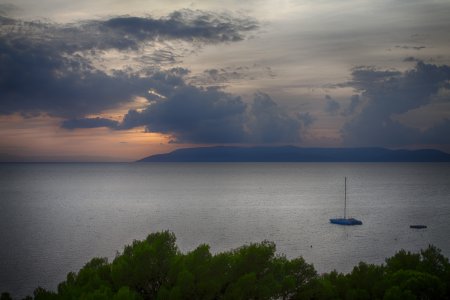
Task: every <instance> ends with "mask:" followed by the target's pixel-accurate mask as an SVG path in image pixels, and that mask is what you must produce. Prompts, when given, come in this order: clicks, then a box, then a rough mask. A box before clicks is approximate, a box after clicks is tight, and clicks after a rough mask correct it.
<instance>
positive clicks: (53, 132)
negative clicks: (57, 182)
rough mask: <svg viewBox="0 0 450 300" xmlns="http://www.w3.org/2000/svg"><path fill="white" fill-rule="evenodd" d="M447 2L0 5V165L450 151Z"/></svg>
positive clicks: (0, 1) (18, 0)
mask: <svg viewBox="0 0 450 300" xmlns="http://www.w3.org/2000/svg"><path fill="white" fill-rule="evenodd" d="M449 15H450V2H449V1H447V0H446V1H434V0H430V1H415V0H408V1H406V0H390V1H387V0H380V1H362V0H340V1H334V0H333V1H332V0H317V1H311V0H304V1H301V0H295V1H294V0H281V1H275V0H273V1H272V0H248V1H235V0H229V1H216V0H208V1H206V0H204V1H181V0H166V1H149V0H145V1H144V0H128V1H119V0H98V1H87V0H79V1H66V0H40V1H35V0H15V1H8V0H0V159H1V160H24V161H33V160H41V161H134V160H137V159H140V158H143V157H145V156H148V155H152V154H157V153H164V152H168V151H172V150H174V149H177V148H185V147H197V146H210V145H239V146H252V145H268V146H277V145H295V146H300V147H386V148H391V149H398V148H403V149H419V148H435V149H440V150H443V151H446V152H450V35H449V34H448V32H450V18H449V17H448V16H449Z"/></svg>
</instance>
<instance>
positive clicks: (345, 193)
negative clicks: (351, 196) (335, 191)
mask: <svg viewBox="0 0 450 300" xmlns="http://www.w3.org/2000/svg"><path fill="white" fill-rule="evenodd" d="M344 182H345V183H344V186H345V187H344V219H346V218H347V176H345V181H344Z"/></svg>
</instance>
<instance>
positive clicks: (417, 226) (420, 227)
mask: <svg viewBox="0 0 450 300" xmlns="http://www.w3.org/2000/svg"><path fill="white" fill-rule="evenodd" d="M409 228H414V229H424V228H427V225H409Z"/></svg>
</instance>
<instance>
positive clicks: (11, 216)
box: [0, 163, 450, 297]
mask: <svg viewBox="0 0 450 300" xmlns="http://www.w3.org/2000/svg"><path fill="white" fill-rule="evenodd" d="M344 177H347V196H348V197H347V215H348V216H351V217H355V218H357V219H359V220H361V221H362V222H363V225H361V226H339V225H334V224H330V222H329V219H330V218H334V217H341V216H342V215H343V214H344ZM412 224H424V225H427V228H426V229H421V230H418V229H411V228H410V227H409V226H410V225H412ZM162 230H170V231H172V232H174V233H175V235H176V237H177V244H178V247H179V249H180V250H181V251H183V252H187V251H191V250H193V249H195V248H196V247H197V246H198V245H200V244H205V243H206V244H208V245H210V247H211V251H212V252H213V253H218V252H223V251H228V250H231V249H235V248H237V247H240V246H242V245H244V244H249V243H256V242H261V241H264V240H269V241H273V242H275V244H276V246H277V253H278V255H285V256H287V257H288V258H295V257H299V256H302V257H303V258H304V259H305V260H306V261H307V262H308V263H312V264H313V265H314V267H315V268H316V270H317V271H318V272H319V273H323V272H330V271H332V270H334V269H335V270H337V271H339V272H350V271H351V270H352V268H353V266H355V265H357V264H358V262H360V261H365V262H368V263H376V264H382V263H383V262H384V261H385V258H386V257H389V256H392V255H394V254H395V253H396V252H397V251H399V250H400V249H405V250H408V251H419V250H420V249H424V248H426V247H427V246H428V245H430V244H432V245H435V246H437V247H438V248H440V249H441V250H442V253H443V254H444V255H446V256H447V257H450V164H449V163H45V164H39V163H20V164H13V163H5V164H0V292H4V291H8V292H9V293H11V294H12V295H13V296H14V297H24V296H25V295H30V294H32V292H33V290H34V289H35V288H36V287H38V286H41V287H44V288H46V289H50V290H56V288H57V285H58V283H59V282H61V281H63V280H65V278H66V274H67V273H68V272H70V271H78V270H79V269H80V268H81V267H82V266H83V265H84V264H85V263H87V262H88V261H89V260H90V259H91V258H93V257H107V258H109V259H110V260H112V259H113V258H114V257H115V255H117V253H120V252H121V251H122V250H123V247H124V246H125V245H127V244H130V243H132V241H133V240H141V239H144V238H145V237H146V236H147V235H148V234H150V233H152V232H157V231H162Z"/></svg>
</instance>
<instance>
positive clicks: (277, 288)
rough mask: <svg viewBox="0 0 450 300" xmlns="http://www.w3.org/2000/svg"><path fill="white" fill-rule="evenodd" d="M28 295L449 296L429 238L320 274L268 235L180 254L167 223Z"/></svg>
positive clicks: (447, 277) (449, 269)
mask: <svg viewBox="0 0 450 300" xmlns="http://www.w3.org/2000/svg"><path fill="white" fill-rule="evenodd" d="M8 299H12V298H11V296H10V295H9V294H8V293H6V292H5V293H3V294H1V296H0V300H8ZM25 299H35V300H54V299H68V300H69V299H70V300H71V299H82V300H91V299H92V300H94V299H105V300H106V299H113V300H126V299H132V300H141V299H142V300H144V299H157V300H165V299H168V300H175V299H205V300H207V299H211V300H213V299H224V300H225V299H348V300H350V299H386V300H388V299H450V264H449V261H448V258H446V257H444V256H443V255H442V254H441V251H440V250H439V249H437V248H436V247H434V246H429V247H428V248H427V249H425V250H422V251H420V253H411V252H406V251H405V250H401V251H399V252H398V253H396V254H395V255H394V256H392V257H390V258H387V259H386V264H383V265H373V264H367V263H364V262H361V263H359V264H358V265H357V266H355V267H354V268H353V270H352V271H351V272H350V273H348V274H343V273H338V272H336V271H331V272H330V273H325V274H322V275H319V274H317V272H316V270H315V269H314V267H313V265H311V264H308V263H306V262H305V261H304V259H303V258H301V257H299V258H295V259H287V258H286V257H285V256H283V255H279V254H276V247H275V244H274V243H272V242H268V241H264V242H261V243H254V244H249V245H244V246H242V247H240V248H237V249H235V250H232V251H228V252H222V253H217V254H212V253H211V252H210V248H209V246H208V245H200V246H198V247H197V248H196V249H194V250H193V251H191V252H188V253H185V254H184V253H181V252H180V251H179V249H178V247H177V245H176V238H175V235H174V234H173V233H171V232H169V231H164V232H157V233H152V234H150V235H149V236H148V237H147V238H146V239H145V240H142V241H134V242H133V243H132V244H131V245H128V246H125V248H124V250H123V252H122V253H118V255H117V256H116V257H115V258H114V260H113V261H112V262H108V259H106V258H93V259H92V260H91V261H89V262H88V263H87V264H86V265H85V266H84V267H83V268H81V270H79V271H78V273H74V272H70V273H69V274H67V277H66V280H65V281H63V282H61V283H60V284H59V285H58V288H57V290H56V291H48V290H46V289H44V288H41V287H38V288H36V289H35V290H34V293H33V295H32V296H28V297H27V298H25Z"/></svg>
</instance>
